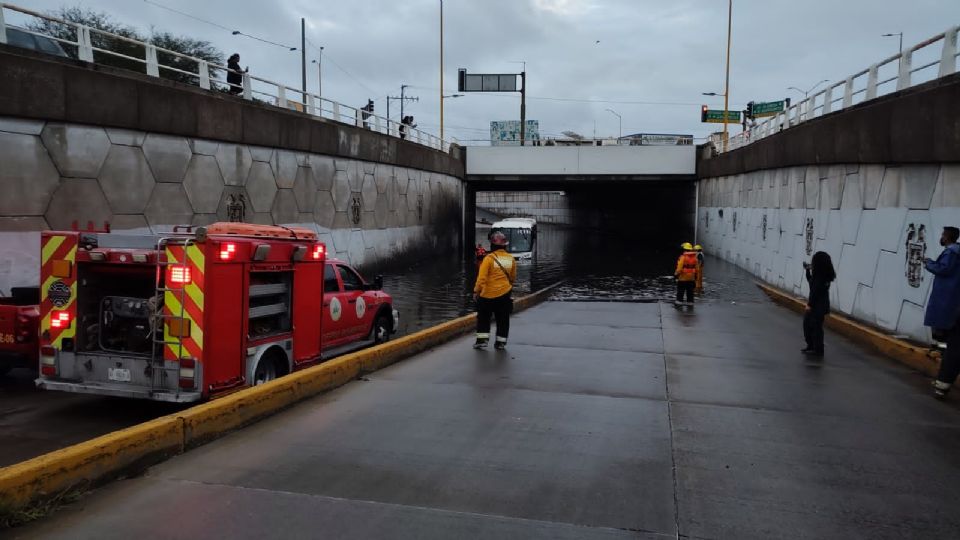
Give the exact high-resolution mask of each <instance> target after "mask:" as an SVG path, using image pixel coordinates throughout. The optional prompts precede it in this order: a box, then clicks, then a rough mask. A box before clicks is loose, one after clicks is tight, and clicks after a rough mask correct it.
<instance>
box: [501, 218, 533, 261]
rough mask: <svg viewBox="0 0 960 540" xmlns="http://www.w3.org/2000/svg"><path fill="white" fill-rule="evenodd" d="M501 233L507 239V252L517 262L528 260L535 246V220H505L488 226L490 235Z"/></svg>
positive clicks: (531, 256)
mask: <svg viewBox="0 0 960 540" xmlns="http://www.w3.org/2000/svg"><path fill="white" fill-rule="evenodd" d="M498 231H499V232H502V233H503V234H504V235H506V237H507V241H508V242H510V243H509V244H507V252H508V253H510V254H511V255H513V256H514V257H516V258H517V260H518V261H524V260H530V259H532V258H533V254H534V252H535V251H536V246H537V220H535V219H531V218H507V219H504V220H501V221H498V222H496V223H494V224H493V225H491V226H490V234H493V233H495V232H498Z"/></svg>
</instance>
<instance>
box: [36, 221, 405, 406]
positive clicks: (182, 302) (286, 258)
mask: <svg viewBox="0 0 960 540" xmlns="http://www.w3.org/2000/svg"><path fill="white" fill-rule="evenodd" d="M40 279H41V281H40V283H41V287H40V317H41V320H40V345H41V347H40V378H38V379H37V386H38V387H40V388H43V389H48V390H61V391H68V392H81V393H90V394H102V395H111V396H121V397H133V398H144V399H152V400H157V401H172V402H192V401H198V400H202V399H205V398H208V397H212V396H216V395H218V394H222V393H225V392H229V391H231V390H234V389H237V388H241V387H244V386H251V385H257V384H262V383H264V382H267V381H270V380H272V379H274V378H277V377H280V376H283V375H286V374H287V373H290V372H292V371H296V370H299V369H303V368H305V367H307V366H310V365H314V364H316V363H318V362H320V361H322V360H324V359H326V358H329V357H331V356H334V355H336V354H340V353H343V352H346V351H347V350H350V349H352V348H358V347H361V346H366V345H369V344H371V343H378V342H382V341H385V340H387V339H388V338H389V336H390V334H391V333H393V332H395V331H396V328H397V325H398V314H397V312H396V310H394V309H393V307H392V299H391V297H390V296H389V295H388V294H386V293H384V292H383V291H382V290H381V288H382V279H380V278H378V279H377V280H376V281H375V282H374V283H372V284H371V283H367V282H366V281H364V280H363V278H362V277H360V275H359V274H358V273H357V272H356V271H355V270H353V269H352V268H350V266H349V265H347V264H346V263H344V262H341V261H337V260H333V259H327V258H326V249H325V246H324V245H323V244H322V243H320V242H318V240H317V235H316V233H314V232H312V231H310V230H308V229H303V228H295V227H275V226H267V225H250V224H245V223H215V224H213V225H210V226H207V227H197V228H192V227H176V228H174V230H173V232H172V233H170V234H167V235H160V236H132V235H123V234H117V233H108V232H107V233H105V232H78V231H73V232H58V231H48V232H44V233H43V234H42V237H41V273H40Z"/></svg>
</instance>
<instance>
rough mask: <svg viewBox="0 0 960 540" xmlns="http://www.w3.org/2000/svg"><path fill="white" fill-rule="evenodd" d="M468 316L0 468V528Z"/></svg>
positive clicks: (423, 344) (278, 406) (371, 365)
mask: <svg viewBox="0 0 960 540" xmlns="http://www.w3.org/2000/svg"><path fill="white" fill-rule="evenodd" d="M559 285H560V283H556V284H554V285H551V286H550V287H547V288H545V289H542V290H540V291H537V292H535V293H532V294H529V295H527V296H524V297H522V298H517V299H515V300H514V309H515V310H516V311H520V310H523V309H528V308H530V307H533V306H535V305H537V304H539V303H540V302H543V301H544V300H546V299H547V298H548V297H549V295H550V293H551V292H552V291H553V290H554V289H555V288H556V287H557V286H559ZM475 324H476V314H470V315H465V316H463V317H459V318H456V319H453V320H451V321H448V322H445V323H442V324H439V325H437V326H433V327H431V328H427V329H424V330H421V331H419V332H416V333H413V334H410V335H407V336H402V337H399V338H397V339H394V340H392V341H388V342H387V343H384V344H382V345H378V346H376V347H372V348H369V349H364V350H361V351H357V352H355V353H351V354H348V355H345V356H341V357H338V358H335V359H333V360H330V361H327V362H324V363H322V364H320V365H317V366H313V367H310V368H307V369H304V370H302V371H298V372H295V373H293V374H290V375H287V376H285V377H282V378H280V379H277V380H275V381H271V382H269V383H266V384H263V385H260V386H255V387H252V388H246V389H244V390H240V391H238V392H235V393H233V394H230V395H227V396H224V397H221V398H218V399H214V400H212V401H209V402H207V403H202V404H200V405H196V406H194V407H191V408H189V409H186V410H184V411H181V412H178V413H174V414H171V415H167V416H163V417H160V418H157V419H154V420H150V421H148V422H144V423H142V424H138V425H136V426H132V427H129V428H126V429H122V430H119V431H115V432H112V433H108V434H106V435H103V436H101V437H97V438H95V439H91V440H89V441H85V442H82V443H80V444H76V445H73V446H69V447H67V448H63V449H61V450H56V451H54V452H50V453H48V454H44V455H42V456H38V457H36V458H33V459H30V460H27V461H24V462H22V463H17V464H15V465H11V466H9V467H4V468H0V526H2V524H3V523H8V524H10V523H17V522H19V521H23V520H22V519H19V518H17V515H26V513H25V512H24V511H25V509H28V508H29V507H30V506H31V505H35V504H39V503H42V502H43V501H47V500H50V499H53V498H55V497H57V496H59V495H60V494H63V493H64V492H67V491H70V490H76V489H85V488H87V487H95V486H97V485H100V484H103V483H105V482H107V481H109V480H111V479H114V478H118V477H121V476H124V475H130V474H135V473H137V472H139V471H142V470H143V469H144V468H146V467H148V466H150V465H152V464H155V463H158V462H160V461H163V460H166V459H168V458H170V457H172V456H175V455H177V454H181V453H183V452H185V451H187V450H189V449H191V448H194V447H196V446H199V445H202V444H204V443H206V442H209V441H211V440H213V439H216V438H218V437H221V436H223V435H224V434H226V433H229V432H230V431H233V430H236V429H238V428H241V427H243V426H245V425H248V424H250V423H252V422H255V421H257V420H260V419H262V418H265V417H267V416H270V415H272V414H274V413H276V412H279V411H281V410H283V409H285V408H287V407H289V406H290V405H293V404H294V403H297V402H299V401H302V400H305V399H307V398H310V397H313V396H316V395H318V394H321V393H323V392H326V391H329V390H332V389H334V388H337V387H339V386H343V385H344V384H346V383H348V382H350V381H352V380H355V379H357V378H358V377H360V376H362V375H364V374H366V373H370V372H373V371H376V370H378V369H381V368H383V367H386V366H388V365H390V364H393V363H396V362H398V361H400V360H403V359H405V358H409V357H411V356H413V355H415V354H417V353H419V352H422V351H425V350H427V349H430V348H432V347H436V346H437V345H440V344H442V343H445V342H447V341H450V340H452V339H454V338H457V337H459V336H461V335H463V334H466V333H468V332H470V331H471V330H472V329H473V328H474V326H475Z"/></svg>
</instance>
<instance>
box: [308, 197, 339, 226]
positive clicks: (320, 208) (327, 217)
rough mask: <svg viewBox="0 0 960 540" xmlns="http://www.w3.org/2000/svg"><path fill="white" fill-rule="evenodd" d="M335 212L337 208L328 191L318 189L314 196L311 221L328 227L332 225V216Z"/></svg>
mask: <svg viewBox="0 0 960 540" xmlns="http://www.w3.org/2000/svg"><path fill="white" fill-rule="evenodd" d="M336 213H337V209H336V207H335V206H334V204H333V196H331V195H330V192H329V191H318V192H317V195H316V197H315V198H314V205H313V221H314V222H315V223H316V224H317V225H319V226H321V227H325V228H327V229H329V228H330V227H333V218H334V216H335V215H336Z"/></svg>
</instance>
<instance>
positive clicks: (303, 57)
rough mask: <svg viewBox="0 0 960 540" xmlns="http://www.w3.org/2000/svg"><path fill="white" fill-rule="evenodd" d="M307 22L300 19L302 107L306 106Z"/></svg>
mask: <svg viewBox="0 0 960 540" xmlns="http://www.w3.org/2000/svg"><path fill="white" fill-rule="evenodd" d="M306 25H307V20H306V19H304V18H303V17H300V76H301V79H300V82H301V88H300V89H301V90H303V106H304V107H306V106H307V28H306Z"/></svg>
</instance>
